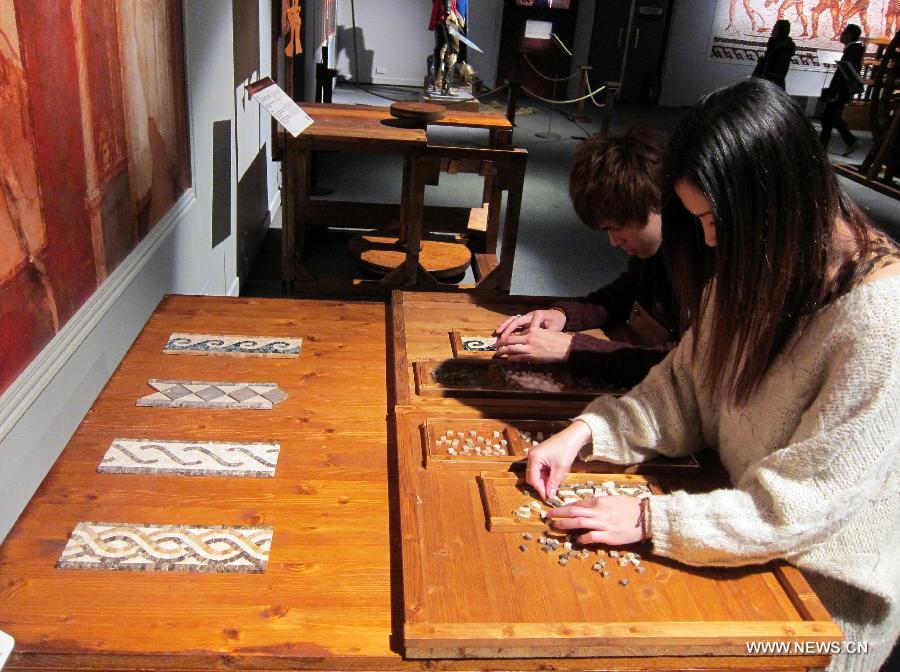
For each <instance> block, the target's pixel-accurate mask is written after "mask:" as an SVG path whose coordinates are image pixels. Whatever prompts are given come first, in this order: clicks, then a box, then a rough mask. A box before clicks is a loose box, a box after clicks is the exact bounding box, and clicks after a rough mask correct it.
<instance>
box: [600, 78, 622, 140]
mask: <svg viewBox="0 0 900 672" xmlns="http://www.w3.org/2000/svg"><path fill="white" fill-rule="evenodd" d="M621 86H622V83H621V82H606V100H605V101H604V105H603V120H602V121H601V123H600V137H601V138H607V137H609V124H610V122H611V121H612V114H613V107H614V106H615V104H616V94H617V93H618V92H619V88H621Z"/></svg>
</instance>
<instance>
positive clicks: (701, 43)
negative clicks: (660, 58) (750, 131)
mask: <svg viewBox="0 0 900 672" xmlns="http://www.w3.org/2000/svg"><path fill="white" fill-rule="evenodd" d="M727 1H728V0H718V2H716V1H715V0H677V1H676V2H675V3H674V9H673V12H672V25H671V27H670V29H669V44H668V46H667V49H666V58H665V63H664V65H663V87H662V92H661V94H660V100H659V104H660V105H665V106H671V107H678V106H683V105H693V104H694V103H696V102H697V101H698V100H699V99H700V98H701V97H702V96H704V95H706V94H707V93H710V92H711V91H715V90H716V89H720V88H722V87H723V86H729V85H730V84H734V83H735V82H737V81H738V80H740V79H744V78H746V77H749V76H750V73H752V72H753V67H754V66H755V63H748V64H746V65H741V64H737V63H714V62H712V61H710V60H708V58H707V54H708V52H709V35H710V31H711V30H712V25H713V21H714V20H715V14H716V6H717V5H718V4H720V3H727ZM808 4H812V3H808ZM738 10H739V11H742V8H741V7H740V5H738ZM824 80H825V75H824V74H823V73H821V72H813V71H806V70H797V69H793V68H792V69H791V70H790V71H789V72H788V75H787V79H786V84H787V92H788V93H790V94H791V95H794V96H818V95H819V93H820V92H821V90H822V87H823V86H824Z"/></svg>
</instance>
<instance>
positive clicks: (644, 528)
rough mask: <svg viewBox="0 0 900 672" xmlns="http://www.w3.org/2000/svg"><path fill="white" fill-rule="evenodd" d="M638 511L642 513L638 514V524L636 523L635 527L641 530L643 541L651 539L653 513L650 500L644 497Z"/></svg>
mask: <svg viewBox="0 0 900 672" xmlns="http://www.w3.org/2000/svg"><path fill="white" fill-rule="evenodd" d="M638 509H639V511H640V513H639V514H638V519H637V523H635V525H634V526H635V527H640V528H641V539H649V538H650V534H651V530H652V529H653V528H652V527H651V522H652V516H653V513H652V511H651V510H650V499H649V498H648V497H642V498H641V500H640V502H639V503H638Z"/></svg>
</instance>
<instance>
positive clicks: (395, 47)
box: [334, 0, 590, 86]
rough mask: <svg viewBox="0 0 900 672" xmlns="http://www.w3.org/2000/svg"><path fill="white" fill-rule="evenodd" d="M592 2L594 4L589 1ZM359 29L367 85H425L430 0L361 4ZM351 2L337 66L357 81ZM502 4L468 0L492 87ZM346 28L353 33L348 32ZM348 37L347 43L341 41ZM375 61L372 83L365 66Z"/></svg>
mask: <svg viewBox="0 0 900 672" xmlns="http://www.w3.org/2000/svg"><path fill="white" fill-rule="evenodd" d="M587 1H590V0H587ZM355 6H356V26H357V27H358V28H360V29H361V30H362V33H361V35H362V39H361V41H360V42H359V43H358V49H359V52H358V54H359V61H360V70H361V71H362V72H361V76H360V80H361V81H362V82H370V81H371V82H372V83H374V84H394V85H399V86H422V83H423V81H424V79H425V59H426V58H428V56H429V55H430V54H431V53H432V52H433V51H434V33H433V32H431V31H430V30H428V21H429V19H430V18H431V3H430V2H427V1H426V0H391V1H390V2H386V1H385V0H356V2H355ZM352 18H353V17H352V12H351V7H350V0H338V3H337V25H338V39H337V44H336V47H335V49H336V51H337V54H336V60H335V66H334V67H336V68H337V70H338V72H339V73H340V76H342V77H345V78H347V79H350V80H352V79H354V76H353V75H354V66H353V55H352V49H353V47H352V44H351V41H350V40H349V39H347V36H349V35H350V32H349V31H350V29H351V27H352V25H353V24H352ZM502 18H503V0H470V1H469V33H468V35H469V37H470V38H471V39H472V41H473V42H475V44H477V45H478V46H479V47H481V49H482V50H483V51H484V54H479V53H477V52H475V51H474V50H472V49H470V50H469V60H470V62H471V65H472V67H473V68H475V71H476V72H477V74H478V76H479V77H480V78H481V79H482V81H484V82H485V83H486V84H487V85H488V86H493V85H494V80H495V78H496V76H497V55H498V52H499V49H500V28H501V21H502ZM342 29H344V30H345V31H348V32H343V31H342ZM342 37H344V39H342ZM367 62H372V68H371V80H370V79H367V77H368V76H369V72H368V71H367V70H368V69H367V68H365V65H364V64H365V63H367Z"/></svg>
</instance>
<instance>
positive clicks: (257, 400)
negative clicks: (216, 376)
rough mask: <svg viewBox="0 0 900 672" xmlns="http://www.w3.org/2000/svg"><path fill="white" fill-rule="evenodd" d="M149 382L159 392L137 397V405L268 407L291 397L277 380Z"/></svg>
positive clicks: (154, 380)
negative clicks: (262, 381)
mask: <svg viewBox="0 0 900 672" xmlns="http://www.w3.org/2000/svg"><path fill="white" fill-rule="evenodd" d="M147 384H148V385H149V386H150V387H152V388H153V389H154V390H156V392H154V393H153V394H148V395H147V396H146V397H141V398H140V399H138V401H137V405H138V406H160V407H169V408H244V409H265V410H268V409H271V408H272V407H273V406H275V405H276V404H280V403H281V402H282V401H284V400H285V399H287V398H288V395H287V394H286V393H284V392H283V391H282V390H281V389H279V387H278V384H277V383H210V382H205V381H198V380H158V379H156V378H151V379H150V380H148V381H147Z"/></svg>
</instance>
